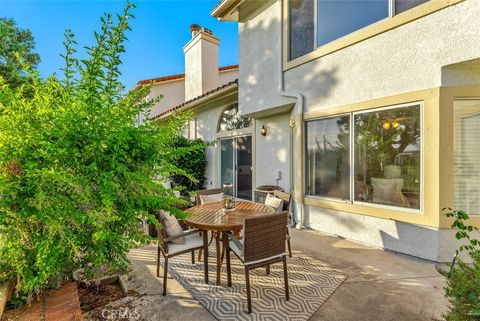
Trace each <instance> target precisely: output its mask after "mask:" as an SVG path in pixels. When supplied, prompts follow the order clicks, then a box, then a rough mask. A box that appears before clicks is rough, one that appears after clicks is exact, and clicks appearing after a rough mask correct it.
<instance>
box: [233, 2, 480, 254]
mask: <svg viewBox="0 0 480 321" xmlns="http://www.w3.org/2000/svg"><path fill="white" fill-rule="evenodd" d="M281 16H282V1H280V0H276V1H273V0H272V1H271V2H269V4H268V6H264V7H262V8H261V9H260V10H258V11H257V12H255V13H253V14H252V15H250V16H245V17H243V18H242V19H241V21H242V22H240V23H239V41H240V46H239V47H240V66H241V68H240V73H239V102H240V110H241V112H242V113H244V114H250V113H257V112H259V111H262V110H265V109H270V108H275V107H278V106H283V105H285V104H287V103H288V102H291V101H292V100H290V99H288V98H285V97H282V96H281V95H280V94H279V88H280V83H281V78H280V77H281V72H280V70H281V68H282V67H283V66H282V62H281V57H282V55H281V52H282V49H283V48H282V46H281V43H282V28H283V26H282V21H281ZM479 16H480V5H479V2H478V1H476V0H466V1H464V2H461V3H459V4H456V5H453V6H451V7H448V8H445V9H442V10H440V11H438V12H435V13H433V14H430V15H428V16H425V17H423V18H420V19H418V20H415V21H412V22H410V23H407V24H405V25H403V26H400V27H398V28H395V29H393V30H390V31H387V32H385V33H382V34H379V35H377V36H374V37H373V38H370V39H367V40H365V41H363V42H359V43H357V44H355V45H352V46H350V47H346V48H344V49H342V50H339V51H336V52H333V53H331V54H328V55H326V56H323V57H321V58H318V59H316V60H312V61H310V62H307V63H305V64H303V65H299V66H297V67H294V68H292V69H289V70H286V71H285V72H284V83H285V88H284V89H285V91H288V92H290V93H300V94H302V96H303V97H304V99H305V106H304V108H305V111H306V112H311V111H318V110H321V109H328V108H331V109H334V108H335V107H338V106H342V105H346V104H351V103H356V102H362V101H367V100H371V99H375V98H381V97H387V96H393V95H397V94H401V93H407V92H414V91H419V90H422V89H428V88H434V87H439V86H454V85H477V84H480V73H479V71H480V69H479V68H478V63H472V61H475V60H478V59H479V58H480V42H479V41H478V35H479V34H480V24H478V23H476V21H477V20H478V17H479ZM465 62H468V63H465ZM479 95H480V92H479ZM437 106H438V104H437ZM438 108H439V107H438ZM257 126H260V127H261V122H259V121H257ZM257 131H258V129H257ZM257 140H259V142H260V143H261V137H259V138H257ZM260 148H261V147H257V150H259V149H260ZM427 149H428V148H426V150H427ZM428 152H430V153H433V154H432V155H434V154H436V153H438V150H437V151H434V150H428ZM259 157H260V155H258V154H257V162H258V164H261V163H260V160H259ZM295 167H296V166H294V168H295ZM260 168H261V165H257V175H258V172H260V171H261V169H260ZM263 168H264V167H263ZM437 179H438V176H436V177H435V178H434V179H433V180H435V183H437V182H436V180H437ZM433 180H432V182H433ZM258 181H259V178H257V182H258ZM434 205H435V206H436V205H438V204H434ZM304 214H305V223H306V225H307V226H308V227H311V228H314V229H317V230H320V231H324V232H327V233H330V234H335V235H340V236H342V237H345V238H348V239H352V240H355V241H358V242H361V243H365V244H369V245H373V246H377V247H380V248H386V249H390V250H394V251H398V252H402V253H406V254H409V255H414V256H417V257H421V258H425V259H428V260H432V261H442V262H447V261H451V257H452V254H453V252H454V250H455V249H456V248H458V245H459V244H458V242H456V240H455V238H454V237H452V236H453V233H454V232H453V231H451V230H448V229H438V228H433V227H425V226H422V225H419V224H410V223H404V222H400V221H395V220H391V219H384V218H377V217H373V216H368V215H359V214H355V213H348V212H343V211H339V210H330V209H325V208H321V207H317V206H305V212H304ZM412 215H421V214H412ZM439 215H440V214H439ZM297 219H298V218H297Z"/></svg>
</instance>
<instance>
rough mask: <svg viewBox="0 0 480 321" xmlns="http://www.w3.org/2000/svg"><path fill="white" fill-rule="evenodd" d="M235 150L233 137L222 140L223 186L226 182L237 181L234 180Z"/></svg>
mask: <svg viewBox="0 0 480 321" xmlns="http://www.w3.org/2000/svg"><path fill="white" fill-rule="evenodd" d="M234 150H235V149H234V146H233V138H230V139H222V140H221V141H220V186H223V184H225V183H231V184H233V183H235V181H234V180H233V179H234V177H233V175H234V173H235V168H234V166H233V161H234V157H233V156H234V155H233V153H234Z"/></svg>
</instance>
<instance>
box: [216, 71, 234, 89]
mask: <svg viewBox="0 0 480 321" xmlns="http://www.w3.org/2000/svg"><path fill="white" fill-rule="evenodd" d="M237 78H238V68H236V69H230V70H222V71H220V72H219V74H218V86H221V85H223V84H228V83H229V82H231V81H234V80H235V79H237ZM218 86H217V87H218Z"/></svg>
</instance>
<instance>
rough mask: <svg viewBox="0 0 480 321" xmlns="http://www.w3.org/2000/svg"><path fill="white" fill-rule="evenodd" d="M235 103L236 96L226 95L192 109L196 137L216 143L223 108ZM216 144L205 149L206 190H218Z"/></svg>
mask: <svg viewBox="0 0 480 321" xmlns="http://www.w3.org/2000/svg"><path fill="white" fill-rule="evenodd" d="M236 102H237V95H236V93H235V94H234V95H228V96H225V97H223V98H221V99H218V100H215V101H212V102H209V103H206V104H205V105H203V106H199V107H198V108H195V109H193V112H194V114H193V118H194V119H195V127H196V128H195V130H196V137H197V138H201V139H203V140H205V141H208V142H218V138H217V127H218V120H219V117H220V115H221V113H222V111H223V110H224V108H225V107H226V106H228V105H230V104H233V103H236ZM218 146H219V145H218V143H217V144H215V145H214V146H210V147H208V148H207V149H206V157H207V161H208V166H207V171H206V175H205V176H206V177H207V186H206V188H219V187H220V182H219V177H218V171H219V154H218Z"/></svg>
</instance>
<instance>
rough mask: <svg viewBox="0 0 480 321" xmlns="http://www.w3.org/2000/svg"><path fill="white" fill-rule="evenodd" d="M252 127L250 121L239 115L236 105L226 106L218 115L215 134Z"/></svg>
mask: <svg viewBox="0 0 480 321" xmlns="http://www.w3.org/2000/svg"><path fill="white" fill-rule="evenodd" d="M251 125H252V120H251V119H250V118H247V117H243V116H241V115H240V113H239V111H238V104H232V105H230V106H228V107H227V108H226V109H225V110H224V111H223V113H222V115H220V121H219V123H218V129H217V132H225V131H229V130H235V129H242V128H247V127H250V126H251Z"/></svg>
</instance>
